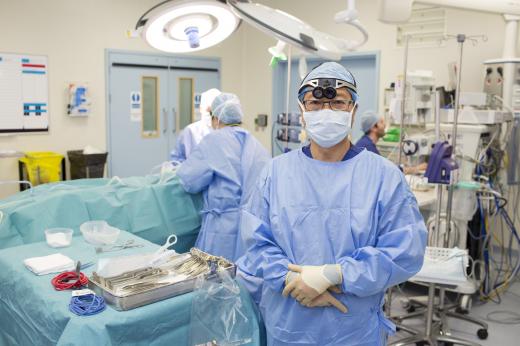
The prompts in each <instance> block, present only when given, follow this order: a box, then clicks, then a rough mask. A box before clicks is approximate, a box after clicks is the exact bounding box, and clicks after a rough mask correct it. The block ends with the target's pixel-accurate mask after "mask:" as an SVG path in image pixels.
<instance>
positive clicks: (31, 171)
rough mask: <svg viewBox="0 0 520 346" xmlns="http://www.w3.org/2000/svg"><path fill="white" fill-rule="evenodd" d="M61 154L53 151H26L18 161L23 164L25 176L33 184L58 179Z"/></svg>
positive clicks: (59, 176)
mask: <svg viewBox="0 0 520 346" xmlns="http://www.w3.org/2000/svg"><path fill="white" fill-rule="evenodd" d="M63 159H64V156H63V155H60V154H58V153H53V152H43V151H40V152H36V151H33V152H26V153H25V157H22V158H20V159H19V160H20V162H21V163H22V164H23V165H24V166H25V172H26V173H27V178H28V179H29V181H30V182H31V184H33V185H39V184H45V183H51V182H55V181H60V180H61V178H62V173H63V172H62V161H63Z"/></svg>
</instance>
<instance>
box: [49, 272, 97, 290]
mask: <svg viewBox="0 0 520 346" xmlns="http://www.w3.org/2000/svg"><path fill="white" fill-rule="evenodd" d="M51 284H52V285H53V286H54V289H55V290H56V291H63V290H69V289H76V288H81V287H83V286H86V285H87V284H88V278H87V277H86V276H85V274H83V273H80V274H79V278H78V274H77V273H76V272H64V273H61V274H58V275H57V276H55V277H54V278H53V279H52V280H51Z"/></svg>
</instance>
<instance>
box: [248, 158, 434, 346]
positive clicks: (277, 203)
mask: <svg viewBox="0 0 520 346" xmlns="http://www.w3.org/2000/svg"><path fill="white" fill-rule="evenodd" d="M241 222H242V224H241V236H242V238H243V241H244V242H246V243H247V247H248V250H247V252H246V254H245V255H244V256H243V257H242V258H240V259H239V261H238V267H239V272H238V275H239V277H241V279H242V280H243V282H244V284H245V286H246V287H247V288H248V289H249V291H250V292H251V294H252V296H253V298H254V300H255V301H256V302H257V303H258V304H259V307H260V311H261V312H262V314H263V318H264V321H265V325H266V330H267V335H268V343H269V344H270V345H289V344H298V345H341V346H346V345H347V346H348V345H367V346H368V345H370V346H375V345H384V344H385V341H384V340H385V338H386V335H387V333H391V332H393V331H394V330H395V326H394V325H393V324H392V323H391V322H390V321H389V320H387V319H386V318H385V317H384V315H383V312H382V305H383V299H384V292H385V290H386V289H387V288H388V287H390V286H393V285H396V284H399V283H401V282H403V281H405V280H407V279H408V278H410V277H411V276H413V275H414V274H415V273H417V272H418V271H419V269H420V268H421V266H422V262H423V256H424V250H425V246H426V227H425V225H424V221H423V218H422V216H421V214H420V213H419V209H418V206H417V201H416V200H415V197H414V196H413V194H412V193H411V192H410V189H409V188H408V185H407V183H406V181H405V179H404V176H403V174H402V173H401V172H400V171H399V169H398V168H397V167H395V165H393V164H392V163H391V162H390V161H388V160H386V159H384V158H382V157H380V156H378V155H375V154H373V153H371V152H369V151H367V150H363V151H361V152H360V153H359V154H357V155H355V156H354V157H352V158H350V159H348V160H346V161H341V162H323V161H318V160H314V159H312V158H310V157H308V156H307V155H305V154H304V153H303V152H302V151H301V150H297V151H292V152H289V153H287V154H284V155H281V156H279V157H277V158H275V159H273V160H272V161H271V162H270V163H269V164H268V165H267V166H266V169H265V170H264V171H263V173H262V175H261V176H260V178H259V179H258V182H257V184H256V187H255V189H254V191H253V193H252V195H251V199H250V200H249V203H248V204H247V206H246V207H245V208H244V211H243V214H242V220H241ZM289 263H294V264H299V265H323V264H333V263H338V264H340V265H341V267H342V272H343V284H342V287H341V288H342V291H343V293H342V294H334V295H335V296H336V298H338V299H339V300H340V301H341V302H342V303H343V304H345V305H346V306H347V308H348V309H349V311H348V313H346V314H343V313H341V312H340V311H338V310H337V309H335V308H333V307H318V308H307V307H304V306H302V305H300V304H299V303H298V302H297V301H296V300H294V299H293V298H291V297H288V298H285V297H283V296H282V294H281V292H282V290H283V287H284V279H285V276H286V274H287V266H288V264H289Z"/></svg>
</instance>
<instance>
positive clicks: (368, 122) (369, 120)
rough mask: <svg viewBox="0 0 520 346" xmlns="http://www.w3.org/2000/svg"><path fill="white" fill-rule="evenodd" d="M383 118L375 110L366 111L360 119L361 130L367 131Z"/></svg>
mask: <svg viewBox="0 0 520 346" xmlns="http://www.w3.org/2000/svg"><path fill="white" fill-rule="evenodd" d="M379 119H381V117H380V116H379V115H378V114H377V113H376V112H374V111H366V112H364V113H363V114H362V115H361V117H360V118H359V120H360V121H361V131H363V132H364V133H367V132H368V131H370V129H371V128H372V127H373V126H374V125H375V124H376V123H377V122H378V121H379Z"/></svg>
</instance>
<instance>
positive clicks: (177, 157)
mask: <svg viewBox="0 0 520 346" xmlns="http://www.w3.org/2000/svg"><path fill="white" fill-rule="evenodd" d="M185 141H186V130H182V132H181V133H180V134H179V137H178V138H177V142H176V144H175V149H173V150H172V152H171V153H170V159H171V160H172V161H177V162H183V161H185V160H186V146H185V143H184V142H185Z"/></svg>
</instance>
